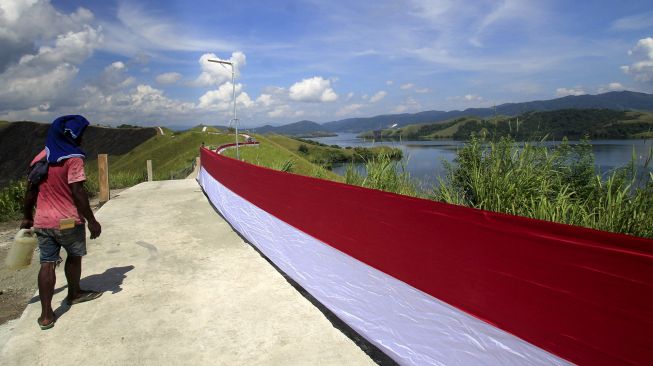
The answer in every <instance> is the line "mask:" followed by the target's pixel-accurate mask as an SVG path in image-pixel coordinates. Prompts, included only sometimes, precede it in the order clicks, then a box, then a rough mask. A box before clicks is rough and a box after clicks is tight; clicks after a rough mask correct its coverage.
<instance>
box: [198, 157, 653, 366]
mask: <svg viewBox="0 0 653 366" xmlns="http://www.w3.org/2000/svg"><path fill="white" fill-rule="evenodd" d="M201 160H202V162H201V165H202V168H201V171H200V176H199V181H200V184H201V185H202V187H203V188H204V190H205V192H206V193H207V195H208V196H209V198H210V199H211V201H212V202H213V204H214V205H215V206H216V207H217V208H218V209H219V210H220V212H221V213H222V214H223V215H224V216H225V217H226V218H227V220H229V222H230V223H231V224H232V225H233V226H234V227H235V228H236V229H237V230H238V231H239V232H240V233H241V234H243V235H244V236H245V237H246V238H247V239H248V240H249V241H250V242H252V243H253V244H254V245H256V246H257V247H258V248H259V249H260V250H261V251H262V252H263V253H264V254H265V255H266V256H268V257H269V258H270V259H271V260H272V261H273V262H275V264H277V265H278V266H279V267H280V268H281V269H282V270H283V271H284V272H286V273H287V274H288V275H290V276H291V277H292V278H293V279H294V280H296V281H297V282H298V283H299V284H300V285H302V286H303V287H304V288H305V289H306V290H307V291H309V292H310V293H311V294H312V295H313V296H314V297H315V298H317V299H318V300H319V301H320V302H322V303H323V304H324V305H325V306H327V307H328V308H329V309H330V310H331V311H333V312H334V313H335V314H336V315H337V316H338V317H339V318H341V319H342V320H343V321H345V322H346V323H348V324H349V325H350V326H351V327H352V328H354V329H355V330H356V331H358V332H359V333H360V334H361V335H363V336H364V337H365V338H366V339H368V340H369V341H370V342H372V343H374V344H376V345H377V346H378V347H379V348H380V349H381V350H383V351H384V352H386V353H387V354H388V355H389V356H390V357H392V358H393V359H395V360H396V361H398V362H399V363H401V364H446V365H451V364H461V365H463V364H564V363H566V362H567V361H570V362H573V363H577V364H587V365H615V364H641V365H645V364H651V363H653V347H651V346H650V339H651V336H650V334H651V333H650V330H651V329H653V327H652V325H653V324H652V323H653V317H652V315H653V241H651V240H647V239H642V238H636V237H631V236H626V235H619V234H613V233H607V232H602V231H596V230H591V229H585V228H579V227H574V226H569V225H562V224H556V223H551V222H545V221H540V220H533V219H528V218H522V217H516V216H510V215H504V214H500V213H493V212H487V211H481V210H476V209H471V208H466V207H461V206H455V205H449V204H444V203H440V202H434V201H429V200H423V199H417V198H412V197H407V196H401V195H396V194H392V193H387V192H382V191H377V190H371V189H365V188H361V187H356V186H351V185H345V184H341V183H336V182H330V181H325V180H321V179H315V178H310V177H304V176H299V175H293V174H288V173H283V172H278V171H274V170H270V169H266V168H262V167H258V166H254V165H251V164H247V163H244V162H240V161H237V160H234V159H230V158H227V157H224V156H221V155H218V154H216V153H214V152H212V151H210V150H207V149H202V150H201Z"/></svg>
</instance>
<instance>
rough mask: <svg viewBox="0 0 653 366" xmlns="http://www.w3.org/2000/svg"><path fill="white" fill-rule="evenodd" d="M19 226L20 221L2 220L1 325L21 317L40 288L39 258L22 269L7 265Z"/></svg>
mask: <svg viewBox="0 0 653 366" xmlns="http://www.w3.org/2000/svg"><path fill="white" fill-rule="evenodd" d="M19 226H20V221H8V222H0V325H1V324H4V323H5V322H7V321H8V320H11V319H16V318H18V317H20V314H22V313H23V310H25V307H26V306H27V303H28V302H29V300H30V299H31V298H32V297H33V296H34V294H35V293H36V291H37V289H38V287H37V284H36V275H37V273H38V271H39V267H40V266H39V261H38V258H37V259H36V260H35V259H32V264H30V266H29V267H27V268H25V269H21V270H13V269H9V268H7V267H6V266H5V259H6V258H7V254H8V253H9V248H11V244H12V243H13V241H14V235H16V232H17V231H18V228H19ZM34 256H35V257H37V256H38V253H34Z"/></svg>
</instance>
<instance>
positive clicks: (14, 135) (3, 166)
mask: <svg viewBox="0 0 653 366" xmlns="http://www.w3.org/2000/svg"><path fill="white" fill-rule="evenodd" d="M49 127H50V124H45V123H36V122H25V121H23V122H13V123H10V124H9V125H7V126H5V127H4V128H2V129H0V187H2V186H4V185H6V184H7V183H9V182H11V181H12V180H16V179H22V178H23V177H24V176H25V174H26V171H27V166H28V164H29V162H30V161H31V160H32V158H33V157H34V156H35V155H36V154H38V153H39V151H41V150H42V149H43V147H44V146H45V140H46V137H47V135H48V128H49ZM156 134H157V130H156V128H105V127H97V126H89V127H88V129H87V130H86V132H85V133H84V140H83V142H82V149H83V150H84V152H86V155H87V156H88V158H89V159H95V158H96V157H97V154H98V153H101V154H109V155H122V154H126V153H127V152H129V151H131V150H132V149H134V148H135V147H136V146H138V145H140V144H142V143H143V142H145V141H146V140H148V139H149V138H151V137H153V136H155V135H156Z"/></svg>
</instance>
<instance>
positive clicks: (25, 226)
mask: <svg viewBox="0 0 653 366" xmlns="http://www.w3.org/2000/svg"><path fill="white" fill-rule="evenodd" d="M32 226H34V220H31V219H23V221H21V222H20V228H21V229H31V228H32Z"/></svg>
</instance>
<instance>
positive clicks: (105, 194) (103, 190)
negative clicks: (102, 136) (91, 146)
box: [97, 154, 109, 203]
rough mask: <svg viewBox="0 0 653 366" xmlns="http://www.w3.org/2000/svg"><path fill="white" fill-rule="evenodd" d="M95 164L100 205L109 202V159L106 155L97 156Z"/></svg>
mask: <svg viewBox="0 0 653 366" xmlns="http://www.w3.org/2000/svg"><path fill="white" fill-rule="evenodd" d="M97 164H98V184H99V185H100V203H104V202H107V201H109V158H108V156H107V154H98V156H97Z"/></svg>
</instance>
